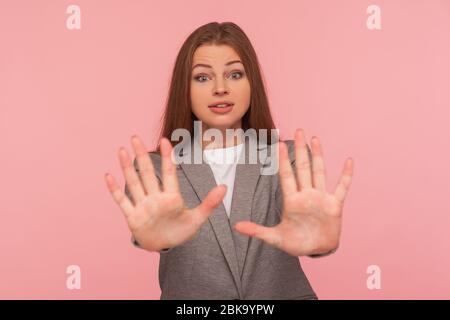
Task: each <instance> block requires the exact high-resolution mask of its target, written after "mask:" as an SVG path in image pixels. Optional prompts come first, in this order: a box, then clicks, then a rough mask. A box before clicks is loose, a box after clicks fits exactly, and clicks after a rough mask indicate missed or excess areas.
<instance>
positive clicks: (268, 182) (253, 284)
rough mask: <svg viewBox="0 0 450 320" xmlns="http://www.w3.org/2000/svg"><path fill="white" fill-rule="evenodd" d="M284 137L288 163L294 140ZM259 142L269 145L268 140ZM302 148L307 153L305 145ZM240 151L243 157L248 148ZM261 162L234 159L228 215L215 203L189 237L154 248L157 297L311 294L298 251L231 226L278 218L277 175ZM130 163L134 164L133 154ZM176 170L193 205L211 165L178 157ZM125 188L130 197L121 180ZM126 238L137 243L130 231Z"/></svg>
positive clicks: (207, 182)
mask: <svg viewBox="0 0 450 320" xmlns="http://www.w3.org/2000/svg"><path fill="white" fill-rule="evenodd" d="M285 142H286V144H287V146H288V150H289V157H290V159H291V164H292V165H293V166H294V161H295V153H294V151H295V150H294V141H293V140H286V141H285ZM245 143H246V147H245V148H244V149H243V150H248V148H247V146H248V140H247V139H246V140H245ZM263 148H264V146H263ZM265 148H267V149H268V150H270V146H269V147H267V146H265ZM308 151H309V155H310V157H311V152H310V150H309V147H308ZM268 154H269V155H270V151H269V152H268ZM149 156H150V158H151V160H152V162H153V165H154V167H155V171H156V175H157V177H158V178H159V181H160V183H161V157H160V155H159V154H158V153H156V152H149ZM241 156H245V157H246V159H247V160H248V151H246V152H242V155H241ZM267 159H268V157H267V158H266V160H264V161H266V162H267ZM264 161H263V162H264ZM263 165H264V163H259V162H258V163H254V164H249V163H248V161H247V162H246V164H243V163H238V164H237V167H236V177H235V184H234V190H233V197H232V204H231V215H230V219H228V216H227V214H226V211H225V207H224V205H223V203H221V205H219V206H218V207H217V208H216V209H215V210H214V211H213V213H212V214H211V215H210V217H209V218H208V221H206V223H204V224H203V225H202V227H201V228H200V229H199V231H198V232H197V234H196V235H195V236H194V237H193V238H192V239H190V240H189V241H187V242H185V243H183V244H182V245H180V246H177V247H174V248H170V249H169V250H167V251H160V262H159V285H160V287H161V299H203V300H204V299H317V296H316V293H315V292H314V290H313V289H312V287H311V285H310V283H309V281H308V279H307V278H306V276H305V274H304V272H303V270H302V267H301V265H300V261H299V258H298V257H296V256H291V255H289V254H288V253H285V252H283V251H281V250H279V249H276V248H274V247H271V246H269V245H268V244H266V243H264V242H263V241H261V240H259V239H256V238H252V237H247V236H244V235H242V234H239V233H238V232H237V231H234V230H233V228H232V226H233V225H234V224H236V223H237V222H238V221H241V220H251V221H253V222H256V223H259V224H262V225H265V226H275V225H277V224H278V223H279V222H280V215H281V210H282V194H281V189H280V188H281V187H280V184H279V175H278V173H277V174H273V175H262V174H261V173H260V168H261V166H263ZM134 166H135V168H136V170H138V166H137V163H136V159H135V160H134ZM177 176H178V181H179V186H180V192H181V194H182V196H183V198H184V200H185V203H186V205H187V206H188V207H189V208H193V207H195V206H197V205H199V204H200V202H201V200H202V199H204V198H205V196H206V195H207V193H208V192H209V191H210V190H211V189H212V188H213V187H214V186H216V182H215V179H214V175H213V173H212V171H211V168H210V167H209V165H208V164H207V163H205V162H202V163H201V164H186V163H181V164H179V165H177ZM125 193H126V194H127V196H128V197H130V199H131V200H132V198H131V195H130V193H129V190H128V187H127V186H125ZM132 241H133V243H134V245H136V246H139V244H138V243H137V242H135V240H134V239H133V237H132ZM321 256H322V255H321ZM314 257H315V256H314Z"/></svg>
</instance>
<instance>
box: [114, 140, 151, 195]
mask: <svg viewBox="0 0 450 320" xmlns="http://www.w3.org/2000/svg"><path fill="white" fill-rule="evenodd" d="M119 160H120V166H121V168H122V172H123V175H124V176H125V180H126V184H127V185H128V189H129V190H130V193H131V195H132V197H133V200H134V201H135V203H137V202H139V201H142V200H143V199H144V197H145V191H144V187H143V186H142V183H141V180H140V179H139V176H138V174H137V172H136V169H135V168H134V166H133V165H132V163H131V160H130V157H129V156H128V152H127V150H126V149H125V148H124V147H122V148H120V149H119Z"/></svg>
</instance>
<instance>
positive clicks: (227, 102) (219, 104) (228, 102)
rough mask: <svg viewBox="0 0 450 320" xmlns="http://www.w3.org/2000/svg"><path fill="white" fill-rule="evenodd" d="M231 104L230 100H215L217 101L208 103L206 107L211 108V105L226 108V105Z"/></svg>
mask: <svg viewBox="0 0 450 320" xmlns="http://www.w3.org/2000/svg"><path fill="white" fill-rule="evenodd" d="M232 105H234V103H233V102H231V101H217V102H214V103H213V104H210V105H209V106H208V107H209V108H212V107H215V108H226V107H229V106H232Z"/></svg>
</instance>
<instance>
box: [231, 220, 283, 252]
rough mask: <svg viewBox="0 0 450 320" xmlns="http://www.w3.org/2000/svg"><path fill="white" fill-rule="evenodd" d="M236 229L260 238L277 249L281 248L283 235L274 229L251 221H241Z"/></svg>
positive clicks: (236, 225)
mask: <svg viewBox="0 0 450 320" xmlns="http://www.w3.org/2000/svg"><path fill="white" fill-rule="evenodd" d="M234 229H235V230H236V231H238V232H240V233H242V234H245V235H247V236H250V237H255V238H258V239H260V240H262V241H264V242H266V243H267V244H269V245H271V246H274V247H276V248H280V246H281V241H282V238H281V235H280V234H279V233H278V232H277V230H276V229H275V228H273V227H271V228H269V227H264V226H262V225H260V224H257V223H253V222H251V221H240V222H238V223H236V224H235V225H234Z"/></svg>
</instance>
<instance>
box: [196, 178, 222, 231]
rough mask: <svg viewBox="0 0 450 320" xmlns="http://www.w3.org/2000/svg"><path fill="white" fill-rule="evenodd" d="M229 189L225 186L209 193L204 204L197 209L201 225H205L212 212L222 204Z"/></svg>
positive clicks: (219, 186)
mask: <svg viewBox="0 0 450 320" xmlns="http://www.w3.org/2000/svg"><path fill="white" fill-rule="evenodd" d="M227 189H228V188H227V186H226V185H225V184H221V185H218V186H216V187H214V188H213V189H212V190H211V191H209V192H208V194H207V195H206V197H205V198H204V199H203V201H202V203H200V204H199V205H198V206H197V207H196V208H195V210H196V213H197V215H198V218H199V222H200V224H201V223H203V222H204V221H205V220H206V219H207V218H208V217H209V215H210V214H211V213H212V211H213V210H214V209H215V208H216V207H217V206H218V205H219V204H220V203H221V202H222V200H223V198H224V197H225V194H226V193H227Z"/></svg>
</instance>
